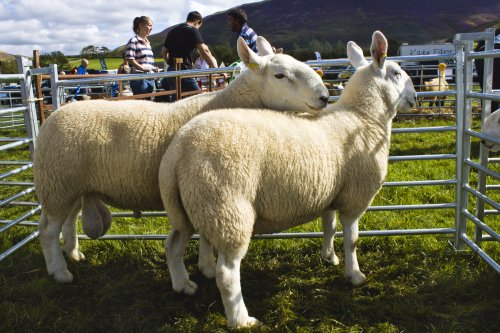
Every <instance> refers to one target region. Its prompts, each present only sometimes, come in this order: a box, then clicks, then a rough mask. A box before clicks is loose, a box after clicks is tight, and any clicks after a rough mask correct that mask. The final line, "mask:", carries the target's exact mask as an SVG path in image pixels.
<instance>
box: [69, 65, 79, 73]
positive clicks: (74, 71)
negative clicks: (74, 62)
mask: <svg viewBox="0 0 500 333" xmlns="http://www.w3.org/2000/svg"><path fill="white" fill-rule="evenodd" d="M69 73H70V74H73V75H76V74H78V67H73V68H72V69H71V71H70V72H69Z"/></svg>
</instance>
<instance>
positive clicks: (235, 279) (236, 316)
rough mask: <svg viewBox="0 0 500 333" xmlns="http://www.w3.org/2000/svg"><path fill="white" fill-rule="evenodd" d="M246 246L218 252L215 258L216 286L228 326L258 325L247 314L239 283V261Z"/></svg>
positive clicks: (255, 320)
mask: <svg viewBox="0 0 500 333" xmlns="http://www.w3.org/2000/svg"><path fill="white" fill-rule="evenodd" d="M246 249H247V247H246V246H245V247H243V248H240V249H239V250H237V251H233V252H227V251H225V252H219V254H218V259H217V278H216V281H217V286H218V287H219V291H220V294H221V297H222V302H223V303H224V310H225V312H226V318H227V320H228V322H229V326H231V327H233V328H243V327H248V326H254V325H258V324H259V321H258V320H257V319H255V318H253V317H250V316H249V315H248V310H247V308H246V306H245V302H244V301H243V295H242V293H241V283H240V263H241V259H242V258H243V257H244V255H245V253H246Z"/></svg>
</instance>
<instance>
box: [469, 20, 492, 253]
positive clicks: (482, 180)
mask: <svg viewBox="0 0 500 333" xmlns="http://www.w3.org/2000/svg"><path fill="white" fill-rule="evenodd" d="M485 33H486V36H485V40H484V41H485V45H484V50H485V51H491V50H493V49H494V48H495V29H492V28H489V29H486V30H485ZM483 71H484V74H483V82H482V85H483V92H484V93H487V94H491V92H492V89H493V88H492V87H493V59H492V58H486V59H484V66H483ZM481 104H482V108H481V128H483V124H484V120H485V119H486V117H488V116H489V115H490V113H491V101H490V100H488V99H484V100H482V103H481ZM479 163H480V164H481V165H482V166H487V165H488V152H487V150H486V148H485V147H484V146H483V145H480V147H479ZM477 189H478V191H479V192H481V193H483V194H485V193H486V173H484V172H483V171H481V170H478V182H477ZM476 217H477V218H478V219H479V220H481V221H484V202H483V201H482V200H481V199H478V200H477V206H476ZM482 240H483V231H482V230H481V228H479V227H478V226H477V225H474V242H475V243H476V244H478V245H479V244H480V243H481V241H482Z"/></svg>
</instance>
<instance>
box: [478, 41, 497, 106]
mask: <svg viewBox="0 0 500 333" xmlns="http://www.w3.org/2000/svg"><path fill="white" fill-rule="evenodd" d="M484 44H485V43H484V40H482V41H480V42H479V43H478V44H477V46H476V48H475V49H474V51H476V52H478V51H484V46H485V45H484ZM493 48H494V49H500V34H498V35H496V37H495V45H494V47H493ZM474 63H475V65H476V70H477V76H478V79H479V85H480V86H481V89H483V74H484V73H483V72H484V60H483V59H476V60H475V61H474ZM492 86H493V87H492V89H494V90H497V89H500V58H495V60H493V85H492ZM498 106H499V103H498V102H497V101H491V110H492V111H494V110H496V109H498Z"/></svg>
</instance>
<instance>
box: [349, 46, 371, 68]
mask: <svg viewBox="0 0 500 333" xmlns="http://www.w3.org/2000/svg"><path fill="white" fill-rule="evenodd" d="M347 58H348V59H349V62H350V63H351V65H353V66H354V68H358V67H360V66H364V65H367V64H368V61H367V60H366V59H365V56H364V55H363V50H362V49H361V47H359V45H358V44H356V43H354V42H352V41H351V42H348V43H347Z"/></svg>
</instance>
